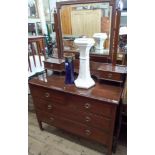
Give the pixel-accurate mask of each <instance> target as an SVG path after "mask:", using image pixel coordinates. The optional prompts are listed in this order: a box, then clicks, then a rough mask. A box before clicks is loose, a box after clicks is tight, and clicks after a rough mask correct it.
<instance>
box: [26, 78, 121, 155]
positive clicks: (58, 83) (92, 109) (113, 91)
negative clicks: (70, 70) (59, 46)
mask: <svg viewBox="0 0 155 155" xmlns="http://www.w3.org/2000/svg"><path fill="white" fill-rule="evenodd" d="M29 86H30V91H31V94H32V97H33V101H34V105H35V110H36V115H37V119H38V122H39V126H40V128H41V129H42V122H45V123H47V124H49V125H53V126H55V127H57V128H61V129H64V130H66V131H68V132H71V133H73V134H76V135H78V136H81V137H84V138H87V139H90V140H94V141H96V142H99V143H101V144H104V145H105V146H107V155H111V154H112V143H113V133H114V126H115V118H116V111H117V106H118V105H119V101H120V96H121V93H122V88H121V87H116V86H111V85H105V84H99V83H96V85H95V86H94V87H92V88H90V89H88V90H84V89H78V88H76V87H75V86H74V85H65V84H64V77H63V76H54V75H52V76H50V77H48V76H47V77H44V78H42V77H41V76H40V77H37V78H34V79H32V80H30V81H29Z"/></svg>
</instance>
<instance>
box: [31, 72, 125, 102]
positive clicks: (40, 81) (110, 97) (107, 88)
mask: <svg viewBox="0 0 155 155" xmlns="http://www.w3.org/2000/svg"><path fill="white" fill-rule="evenodd" d="M64 81H65V76H63V75H62V76H60V75H47V74H44V75H39V76H38V77H35V78H33V79H31V80H29V84H32V85H37V86H41V87H45V88H48V89H52V90H57V91H61V92H66V93H70V94H74V95H80V96H84V97H88V98H91V99H97V100H100V101H105V102H109V103H112V104H119V101H120V98H121V94H122V90H123V88H122V87H120V86H114V85H111V84H105V83H99V82H96V84H95V86H94V87H92V88H89V89H81V88H77V87H76V86H75V85H74V84H73V85H66V84H65V82H64Z"/></svg>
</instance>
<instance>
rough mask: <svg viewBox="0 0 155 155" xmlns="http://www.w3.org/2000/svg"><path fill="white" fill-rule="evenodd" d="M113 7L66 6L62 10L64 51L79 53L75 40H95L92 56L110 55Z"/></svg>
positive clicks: (92, 4) (106, 5) (107, 4)
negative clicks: (83, 38)
mask: <svg viewBox="0 0 155 155" xmlns="http://www.w3.org/2000/svg"><path fill="white" fill-rule="evenodd" d="M111 15H112V7H111V6H110V5H109V3H108V2H106V3H90V4H76V5H64V6H62V7H61V9H60V18H61V31H62V38H63V49H64V51H74V52H78V51H79V49H78V48H77V47H76V45H75V44H74V40H75V39H76V38H79V37H88V38H94V40H95V45H94V46H93V47H92V48H91V50H90V52H91V54H102V55H108V54H109V49H110V31H111V22H110V21H111Z"/></svg>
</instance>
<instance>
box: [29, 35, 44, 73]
mask: <svg viewBox="0 0 155 155" xmlns="http://www.w3.org/2000/svg"><path fill="white" fill-rule="evenodd" d="M34 43H36V46H37V51H36V49H35V46H34ZM28 45H29V48H28V64H29V69H30V71H31V72H32V67H31V61H30V56H32V57H33V62H34V65H35V67H36V59H35V55H38V57H39V62H40V66H42V62H41V56H44V58H45V52H46V51H45V44H44V36H32V37H29V38H28Z"/></svg>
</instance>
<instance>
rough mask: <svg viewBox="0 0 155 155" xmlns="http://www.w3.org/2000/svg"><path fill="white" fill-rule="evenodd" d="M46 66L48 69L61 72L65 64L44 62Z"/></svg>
mask: <svg viewBox="0 0 155 155" xmlns="http://www.w3.org/2000/svg"><path fill="white" fill-rule="evenodd" d="M44 66H45V68H46V69H51V70H55V71H61V70H63V68H64V64H53V63H49V62H44Z"/></svg>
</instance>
